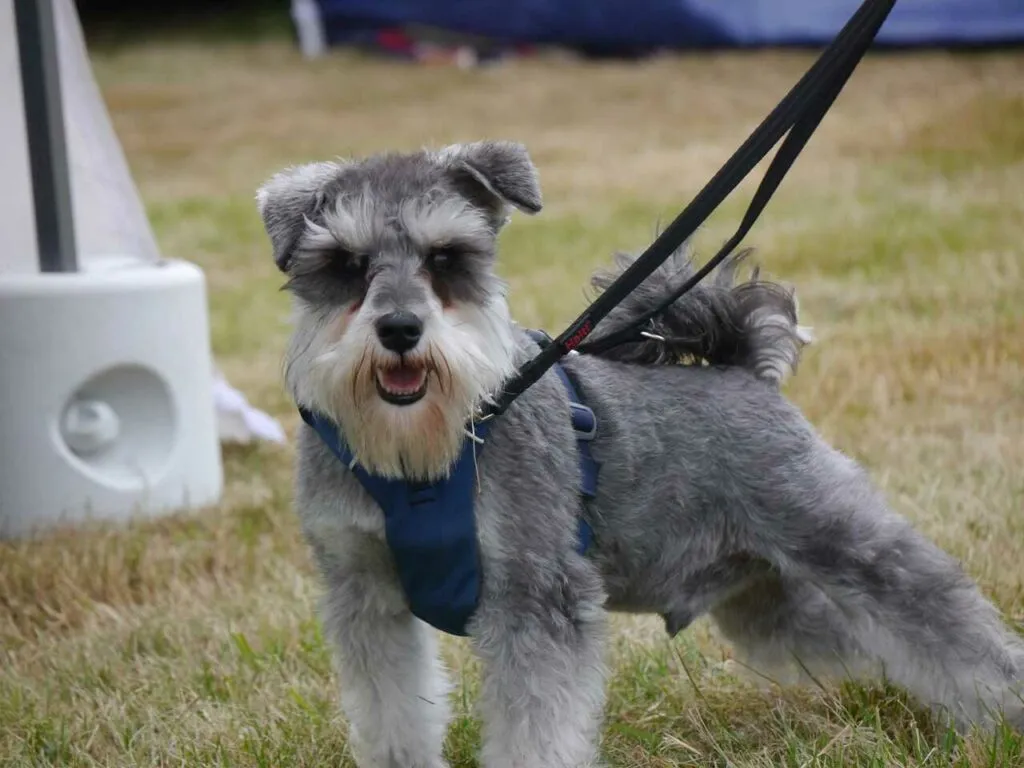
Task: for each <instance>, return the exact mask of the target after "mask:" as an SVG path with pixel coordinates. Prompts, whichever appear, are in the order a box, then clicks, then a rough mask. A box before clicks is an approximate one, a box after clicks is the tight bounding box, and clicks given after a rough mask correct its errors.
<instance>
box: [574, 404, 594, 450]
mask: <svg viewBox="0 0 1024 768" xmlns="http://www.w3.org/2000/svg"><path fill="white" fill-rule="evenodd" d="M569 409H570V410H571V411H572V428H573V429H574V430H575V431H576V439H577V440H588V441H589V440H593V439H594V437H595V436H596V435H597V416H596V415H595V414H594V411H593V410H591V409H590V407H589V406H586V405H583V404H582V403H573V402H570V403H569Z"/></svg>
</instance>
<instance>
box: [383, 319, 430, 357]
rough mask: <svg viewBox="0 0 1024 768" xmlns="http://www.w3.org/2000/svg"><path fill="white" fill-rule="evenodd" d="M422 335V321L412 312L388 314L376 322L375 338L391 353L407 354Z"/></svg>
mask: <svg viewBox="0 0 1024 768" xmlns="http://www.w3.org/2000/svg"><path fill="white" fill-rule="evenodd" d="M422 335H423V321H422V320H420V319H419V318H418V317H416V315H414V314H413V313H412V312H390V313H388V314H386V315H384V316H383V317H381V318H379V319H378V320H377V338H379V339H380V343H381V344H383V345H384V348H385V349H390V350H391V351H392V352H398V353H399V354H401V353H403V352H408V351H409V350H410V349H412V348H413V347H415V346H416V345H417V344H419V342H420V336H422Z"/></svg>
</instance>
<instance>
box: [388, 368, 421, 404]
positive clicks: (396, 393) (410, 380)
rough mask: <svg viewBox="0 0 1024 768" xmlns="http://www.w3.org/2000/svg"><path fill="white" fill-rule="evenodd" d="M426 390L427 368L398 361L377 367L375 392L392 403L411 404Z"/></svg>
mask: <svg viewBox="0 0 1024 768" xmlns="http://www.w3.org/2000/svg"><path fill="white" fill-rule="evenodd" d="M426 392H427V368H426V366H424V365H421V364H417V363H399V364H398V365H390V366H387V367H381V368H378V369H377V394H379V395H380V397H381V399H382V400H384V401H385V402H388V403H391V404H392V405H412V404H413V403H415V402H416V401H417V400H419V399H420V398H421V397H423V395H425V394H426Z"/></svg>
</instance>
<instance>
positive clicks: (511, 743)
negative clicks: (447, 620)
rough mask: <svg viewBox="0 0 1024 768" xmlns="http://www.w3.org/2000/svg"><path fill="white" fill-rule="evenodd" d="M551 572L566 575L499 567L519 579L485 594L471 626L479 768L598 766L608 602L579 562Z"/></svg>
mask: <svg viewBox="0 0 1024 768" xmlns="http://www.w3.org/2000/svg"><path fill="white" fill-rule="evenodd" d="M552 565H553V567H557V568H563V569H564V570H562V571H561V572H550V573H543V574H540V573H536V572H527V571H529V570H530V569H531V565H530V564H529V563H528V562H527V561H526V560H525V559H524V560H521V561H518V562H516V563H512V564H507V563H506V564H503V566H504V567H508V566H511V567H512V568H513V569H515V570H516V571H518V573H516V574H513V575H512V576H511V577H510V578H508V579H507V580H505V579H503V581H504V582H505V583H504V584H503V585H502V587H501V588H500V589H495V590H494V591H493V592H490V591H489V592H488V594H487V596H486V598H485V601H484V602H483V603H482V604H481V608H480V611H479V612H478V615H477V617H476V618H475V619H474V623H473V627H472V632H473V641H474V646H475V648H476V650H477V653H478V654H479V655H480V658H481V660H482V662H483V667H484V671H483V686H482V690H481V695H480V707H481V714H482V717H483V736H484V744H483V751H482V754H481V764H482V765H483V766H484V768H583V767H584V766H594V765H596V764H597V763H596V760H597V752H598V735H599V729H600V724H601V716H602V713H603V707H604V696H605V694H604V686H605V667H604V637H605V631H606V617H605V612H604V608H603V603H604V596H603V592H602V590H601V586H600V581H599V576H598V574H597V573H596V571H594V570H593V568H592V567H591V565H590V564H589V563H587V562H586V561H585V560H583V558H581V557H579V556H578V555H576V554H575V553H570V557H569V562H567V563H566V562H562V563H557V564H552ZM533 567H535V564H534V565H533ZM545 570H546V569H545Z"/></svg>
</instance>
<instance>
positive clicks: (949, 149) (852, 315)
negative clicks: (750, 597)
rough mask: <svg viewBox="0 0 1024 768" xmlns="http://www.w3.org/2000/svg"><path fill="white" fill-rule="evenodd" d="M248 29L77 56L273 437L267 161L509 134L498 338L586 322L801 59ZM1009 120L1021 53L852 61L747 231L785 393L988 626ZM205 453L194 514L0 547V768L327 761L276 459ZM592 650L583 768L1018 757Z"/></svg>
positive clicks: (708, 639)
mask: <svg viewBox="0 0 1024 768" xmlns="http://www.w3.org/2000/svg"><path fill="white" fill-rule="evenodd" d="M279 21H280V20H279V19H278V22H279ZM278 22H274V23H278ZM261 23H262V22H261ZM256 26H257V27H259V24H256ZM265 29H266V30H268V31H267V33H266V34H263V33H259V32H258V30H257V32H256V33H251V34H250V33H248V32H247V33H246V34H245V35H244V36H243V38H242V39H241V40H239V39H237V38H229V37H227V36H225V35H221V34H219V33H217V34H214V33H213V32H210V33H209V34H207V33H205V32H204V33H203V34H202V35H199V36H196V35H193V36H192V37H188V36H184V35H181V34H166V35H156V36H147V37H145V38H144V42H141V41H140V40H139V39H133V38H132V36H131V35H121V36H120V37H118V36H114V37H108V38H105V39H104V38H103V37H102V36H98V37H97V38H96V39H97V40H98V41H99V43H100V44H98V46H97V47H95V48H94V49H93V51H94V64H95V67H96V71H97V73H98V76H99V79H100V82H101V86H102V89H103V93H104V96H105V98H106V99H107V102H108V105H109V107H110V110H111V112H112V115H113V117H114V120H115V123H116V126H117V129H118V132H119V135H120V136H121V138H122V141H123V143H124V146H125V148H126V151H127V154H128V157H129V160H130V162H131V165H132V167H133V169H134V171H135V173H136V177H137V180H138V182H139V185H140V188H141V191H142V194H143V197H144V199H145V202H146V205H147V207H148V210H149V213H150V216H151V219H152V222H153V226H154V228H155V230H156V232H157V235H158V238H159V241H160V243H161V247H162V248H163V250H164V252H165V254H166V255H167V256H173V257H180V258H185V259H188V260H191V261H194V262H195V263H197V264H199V265H200V266H202V267H203V269H204V270H205V272H206V275H207V280H208V286H209V295H210V311H211V328H212V344H213V348H214V351H215V354H216V356H217V361H218V365H220V366H221V367H222V368H223V369H224V371H225V372H226V374H227V376H228V378H229V380H231V382H232V383H233V384H235V385H236V386H239V387H240V388H241V389H242V390H243V391H245V393H246V395H247V396H248V397H249V398H250V399H251V400H252V401H254V402H255V403H256V404H257V405H258V406H259V407H261V408H264V409H267V410H269V411H270V412H272V413H273V414H275V415H276V416H278V417H279V418H281V419H282V421H283V422H284V423H285V424H286V426H287V429H288V431H289V433H290V434H294V429H295V427H296V425H297V418H296V415H295V413H294V410H293V408H292V405H291V403H290V402H289V401H288V399H287V397H286V396H285V393H284V390H283V387H282V385H281V380H280V360H281V354H282V349H283V345H284V343H285V340H286V338H287V333H288V320H287V318H288V307H287V300H286V296H285V295H284V294H282V293H281V292H280V291H279V288H280V284H281V282H282V280H281V276H280V275H279V274H278V272H277V271H276V269H275V267H274V265H273V263H272V260H271V258H270V253H269V248H268V246H267V243H266V241H265V237H264V235H263V233H262V229H261V226H260V222H259V220H258V217H257V215H256V212H255V206H254V202H253V195H254V191H255V188H256V186H257V185H258V184H259V183H260V182H261V181H262V180H263V179H264V178H266V176H268V175H269V174H270V173H272V172H274V171H276V170H277V169H278V168H280V167H281V166H283V165H285V164H290V163H295V162H302V161H305V160H309V159H314V158H327V157H332V156H336V155H339V154H342V155H343V154H348V153H353V152H358V153H362V152H368V151H374V150H379V149H385V148H409V147H416V146H420V145H423V144H434V145H436V144H440V143H442V142H448V141H456V140H463V139H472V138H479V137H486V136H491V137H494V136H507V137H511V138H516V139H520V140H523V141H524V142H526V144H527V145H528V147H529V148H530V149H531V151H532V153H533V156H534V158H535V160H536V161H537V163H538V165H539V168H540V171H541V178H542V183H543V186H544V193H545V211H544V212H543V213H542V214H541V215H540V216H538V217H536V218H533V219H527V218H523V217H519V218H517V220H516V221H515V222H514V223H513V224H512V226H511V227H510V228H509V229H508V231H507V232H506V233H505V235H504V237H503V241H502V242H503V256H502V266H501V269H502V272H503V274H504V275H505V276H506V277H507V278H508V280H509V282H510V283H511V285H512V288H513V297H512V303H513V308H514V311H515V314H516V316H517V318H518V319H519V320H521V321H522V322H524V323H528V324H534V325H540V326H543V327H547V328H549V329H551V330H557V329H558V328H560V327H561V325H562V324H563V323H565V322H567V321H568V320H570V319H572V318H573V317H574V316H575V314H576V313H577V312H578V311H579V310H580V309H581V308H582V307H583V306H584V304H585V301H586V297H587V296H588V293H589V292H588V289H587V278H588V276H589V274H590V272H591V271H592V270H593V269H594V268H596V267H599V266H603V265H605V264H607V260H608V257H609V256H610V254H611V253H612V252H613V251H615V250H620V249H622V250H638V249H640V248H642V247H644V246H645V245H646V244H647V243H648V242H649V241H650V239H651V237H652V236H653V234H654V231H655V228H656V225H657V223H658V221H659V220H660V221H661V223H662V224H664V223H666V222H667V221H668V220H670V219H671V218H672V217H673V216H674V215H675V213H676V212H677V211H678V210H679V208H681V206H682V205H683V204H685V203H686V202H687V201H688V200H689V199H690V197H691V196H692V195H693V194H694V193H695V192H696V191H697V189H698V188H699V187H700V186H701V185H703V183H704V182H705V181H706V179H707V178H708V177H709V175H710V174H711V173H713V172H714V171H715V170H716V169H717V168H718V166H719V165H720V164H721V163H722V162H723V161H724V160H725V159H726V158H727V157H728V155H729V154H730V153H731V152H732V151H733V150H734V149H735V147H736V146H737V145H738V143H739V142H740V141H741V140H742V139H743V138H744V136H745V135H746V133H747V132H748V131H749V130H750V129H751V128H752V127H753V126H754V125H756V123H757V121H758V120H760V118H761V117H762V116H763V114H764V113H765V112H766V111H767V110H768V109H770V108H771V107H772V106H773V105H774V103H775V102H776V101H777V99H778V98H779V97H780V96H782V94H783V93H785V91H786V90H787V89H788V88H789V86H790V85H791V84H792V83H793V82H794V81H795V79H796V78H797V77H798V76H799V74H800V73H801V72H802V71H803V70H804V69H805V68H806V66H808V65H809V63H810V60H811V59H810V56H809V55H807V54H803V53H799V54H798V53H792V54H782V53H760V54H738V53H737V54H709V55H693V56H681V57H674V58H666V59H659V60H652V61H648V62H642V63H638V64H613V63H608V64H601V65H593V64H582V63H578V62H569V61H553V60H539V61H524V62H517V63H515V64H512V65H510V66H507V67H503V68H500V69H496V70H490V71H484V72H458V71H453V70H446V69H434V68H410V67H405V66H402V65H399V64H394V63H383V62H371V61H366V60H362V59H360V58H358V57H355V56H351V55H347V54H340V53H339V54H336V55H332V56H330V57H328V58H326V59H323V60H319V61H316V62H304V61H302V60H301V59H300V58H299V56H298V55H297V54H296V52H295V51H294V50H293V49H292V46H291V45H290V43H289V41H288V40H287V38H285V37H284V36H282V35H280V34H278V33H272V31H273V29H275V27H273V24H272V23H270V22H268V26H267V27H266V28H265ZM276 29H278V32H279V28H276ZM1022 118H1024V55H1022V54H1020V53H1013V52H1009V53H1006V52H1004V53H998V54H973V55H966V54H965V55H951V54H944V53H922V54H914V55H903V56H897V57H892V58H889V57H883V56H874V57H870V58H869V59H868V60H867V61H866V62H865V63H864V64H863V66H862V67H861V68H860V69H859V70H858V72H857V74H856V75H855V77H854V79H853V81H852V82H851V83H850V85H849V86H848V88H847V90H846V91H845V92H844V94H843V96H842V97H841V99H840V100H839V102H838V103H837V104H836V106H835V109H834V111H833V112H832V114H831V115H830V116H829V117H828V119H827V120H826V121H825V123H824V124H823V126H822V128H821V130H820V132H819V133H818V135H816V136H815V138H814V139H813V141H812V142H811V144H810V146H809V147H808V149H807V151H806V152H805V154H804V155H803V156H802V157H801V159H800V161H799V162H798V164H797V166H796V168H795V169H794V171H793V173H792V175H791V177H790V178H789V179H788V180H787V182H786V183H785V185H784V186H783V188H782V189H781V190H780V192H779V195H778V197H777V198H776V199H775V200H774V201H773V202H772V204H771V206H770V207H769V209H768V211H767V212H766V213H765V215H764V218H763V219H762V221H761V222H760V223H759V224H758V226H757V228H756V230H755V232H754V233H753V235H752V236H751V238H750V244H751V245H754V246H756V247H757V249H758V250H757V255H758V261H759V262H760V263H761V264H762V265H763V266H764V268H765V270H766V271H767V272H768V273H769V274H770V275H771V276H773V277H777V278H779V279H782V280H784V281H786V282H789V283H792V284H794V285H795V286H796V288H797V292H798V295H799V296H800V299H801V310H802V313H803V315H804V321H805V322H807V323H809V324H811V325H813V326H815V330H816V333H817V335H818V337H819V339H820V342H819V344H818V345H816V346H812V347H811V348H810V349H809V350H808V351H807V353H806V355H805V358H804V362H803V364H802V367H801V371H800V373H799V375H798V376H797V377H796V378H795V379H794V380H793V381H792V382H791V383H790V384H789V385H787V393H788V394H789V395H790V396H791V397H792V398H793V399H794V400H795V401H796V402H797V403H798V404H799V405H800V406H801V407H802V408H803V409H804V410H805V411H806V412H807V414H808V415H809V417H810V418H811V419H812V420H813V421H814V422H815V424H816V425H817V426H818V427H819V428H820V429H821V431H822V432H823V434H824V435H825V436H826V437H827V438H828V439H829V440H831V441H832V442H834V443H835V444H836V445H837V446H838V447H840V448H841V449H843V450H844V451H847V452H848V453H850V454H851V455H853V456H855V457H856V458H858V459H860V460H862V461H863V462H865V464H866V465H867V466H868V468H869V469H870V470H871V472H872V474H873V476H874V477H875V479H876V481H877V482H878V484H879V486H880V487H881V488H882V489H883V490H884V491H885V492H886V494H887V495H888V497H889V498H890V500H891V501H892V503H893V505H894V506H895V507H896V508H897V509H898V510H899V511H900V512H902V513H904V514H906V515H907V516H908V517H910V518H911V519H912V520H913V521H914V522H915V524H917V525H918V526H919V527H920V528H921V529H922V530H923V531H924V532H925V533H926V534H927V535H929V536H930V537H932V538H934V539H935V540H936V541H937V542H938V543H939V544H941V545H942V546H944V547H946V548H948V549H949V550H950V551H951V552H953V553H954V554H955V555H956V556H957V557H959V558H961V560H962V562H963V564H964V567H965V568H966V569H967V571H968V572H969V573H970V574H971V575H972V576H973V577H975V578H977V579H978V580H979V582H980V584H981V586H982V588H983V589H984V591H985V592H986V593H987V594H988V595H990V596H991V597H992V598H993V599H994V600H995V601H996V602H997V604H998V605H999V606H1000V608H1001V609H1003V610H1004V611H1005V612H1006V614H1007V616H1008V618H1010V619H1015V620H1018V621H1019V620H1020V619H1021V617H1022V615H1024V586H1022V585H1024V565H1022V564H1024V473H1022V472H1021V470H1020V467H1021V466H1024V440H1022V439H1021V436H1022V435H1024V388H1022V386H1021V382H1022V381H1024V301H1022V300H1021V298H1020V297H1021V295H1022V293H1024V247H1022V246H1021V240H1022V237H1021V235H1022V234H1024V227H1022V222H1024V120H1022ZM754 183H756V179H752V180H751V181H750V182H748V183H747V184H745V185H744V187H743V188H742V190H741V191H740V192H739V193H737V195H736V196H734V197H733V198H731V199H730V200H729V201H728V202H727V204H726V205H725V206H723V208H722V209H721V210H720V211H719V212H718V213H716V215H715V216H714V218H713V220H712V221H711V222H710V223H709V225H708V227H707V228H706V230H705V231H704V232H703V233H701V235H700V237H699V238H698V243H697V244H698V246H699V249H700V252H701V253H704V254H707V253H708V252H709V251H710V250H711V249H713V248H714V247H715V246H716V245H717V244H718V243H720V242H721V240H722V239H723V238H724V237H726V236H727V235H728V234H729V232H730V230H731V229H732V228H733V227H735V225H736V224H737V223H738V217H739V215H740V214H741V213H742V210H743V207H744V206H745V203H746V199H747V197H748V196H749V194H750V192H751V191H752V189H753V185H754ZM224 458H225V470H226V483H227V485H226V489H225V494H224V498H223V501H222V503H221V504H219V505H218V506H217V507H216V508H212V509H206V510H202V511H199V512H195V513H191V514H182V515H178V516H171V517H167V518H163V519H160V520H154V521H148V522H147V521H138V522H134V523H132V524H131V525H129V526H126V527H115V526H104V525H96V526H92V527H89V528H86V529H79V530H73V531H59V532H54V533H53V534H52V535H49V536H47V537H44V538H42V539H39V540H36V541H23V542H10V543H5V544H2V545H0V655H2V663H0V764H2V765H5V766H6V765H11V766H30V765H31V766H56V765H71V766H122V765H137V766H172V765H174V766H177V765H217V766H221V765H223V766H263V765H266V766H276V767H278V768H291V767H292V766H314V765H351V763H350V762H347V761H348V757H347V755H346V753H345V724H344V722H343V720H342V719H341V718H340V717H339V715H338V713H337V708H336V699H337V696H336V691H337V685H338V683H337V681H336V679H335V677H334V673H333V670H332V668H331V663H330V655H329V649H328V648H327V647H326V646H325V643H324V639H323V636H322V634H321V631H320V626H319V623H318V621H317V619H316V614H315V603H316V598H317V594H318V590H319V584H318V583H317V580H316V578H315V576H314V574H313V571H312V568H311V567H310V563H309V558H308V553H307V552H306V549H305V547H304V545H303V543H302V541H301V539H300V536H299V531H298V526H297V523H296V520H295V517H294V514H293V513H292V511H291V509H290V500H291V466H292V465H291V462H292V453H291V448H290V446H289V447H285V448H277V447H273V446H266V445H259V446H253V447H230V448H227V449H226V450H225V453H224ZM444 652H445V657H446V660H447V662H448V664H449V666H450V667H451V668H452V670H453V672H454V675H455V679H456V680H457V681H458V685H457V689H456V693H455V695H454V705H455V710H456V719H455V722H454V723H453V727H452V731H451V734H450V737H449V739H448V745H447V751H448V754H449V757H450V759H451V762H452V765H453V766H455V767H456V768H466V767H468V766H473V765H475V764H476V762H475V755H476V750H477V748H478V746H479V724H478V722H477V720H476V719H475V717H474V713H473V708H472V707H473V701H474V698H475V691H476V685H477V682H478V667H477V663H476V661H475V660H474V659H473V658H472V656H471V655H469V654H468V653H467V652H466V648H465V645H464V643H463V642H462V641H460V640H452V639H449V640H446V642H445V644H444ZM610 653H611V654H612V657H613V658H612V660H613V676H612V679H611V681H610V683H609V690H610V697H609V701H608V706H607V722H606V727H605V729H604V744H603V751H604V754H605V756H606V758H607V760H608V762H609V763H610V765H612V766H618V767H621V768H633V767H637V768H639V767H644V768H647V767H651V766H658V767H661V766H676V765H696V766H743V767H744V768H753V767H755V766H757V767H760V766H778V765H782V766H794V767H795V768H796V767H799V768H804V766H890V765H908V766H947V765H952V766H1013V765H1024V754H1022V751H1024V750H1022V744H1021V735H1020V734H1018V733H1013V732H1011V731H1008V730H1001V731H999V732H997V733H995V734H994V735H989V736H985V735H980V734H975V735H971V736H969V737H967V738H961V737H958V736H955V735H954V734H951V733H947V732H945V731H943V730H941V729H940V728H939V727H938V726H936V725H935V724H934V723H933V722H932V721H931V720H930V719H929V718H928V717H927V716H926V715H925V714H924V713H922V712H921V711H920V710H919V709H918V708H917V705H916V704H915V703H914V702H913V701H910V700H908V698H907V697H906V696H905V695H904V694H903V693H902V692H901V691H899V690H898V689H896V688H893V687H891V686H886V685H883V684H879V685H877V686H874V687H869V688H864V687H857V686H851V685H836V684H834V683H832V682H826V681H822V685H821V686H820V687H818V686H811V687H810V688H806V687H804V688H795V687H787V686H780V685H775V684H772V683H771V682H769V681H766V680H760V681H759V684H756V683H758V679H757V678H756V676H755V677H754V678H753V680H752V679H751V677H750V676H749V675H745V674H741V673H742V672H743V670H742V669H738V668H737V667H736V664H735V662H734V661H733V660H732V659H731V653H730V650H729V648H728V647H727V646H725V645H723V644H722V643H721V642H720V641H719V639H718V638H717V636H716V635H715V633H714V629H713V627H712V626H711V625H710V624H709V623H708V622H706V621H701V622H698V623H697V624H696V625H695V626H694V627H692V628H690V629H689V630H687V631H686V632H685V633H683V635H682V636H680V637H679V638H677V639H675V640H674V641H669V640H668V639H667V638H666V637H665V636H664V632H663V630H662V628H661V624H660V621H658V620H655V619H653V618H649V617H643V618H624V617H617V618H616V620H615V634H614V643H613V647H612V648H611V649H610Z"/></svg>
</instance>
